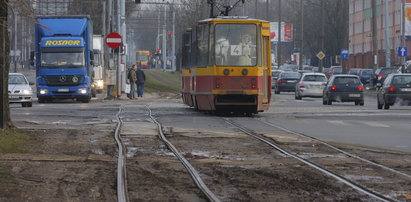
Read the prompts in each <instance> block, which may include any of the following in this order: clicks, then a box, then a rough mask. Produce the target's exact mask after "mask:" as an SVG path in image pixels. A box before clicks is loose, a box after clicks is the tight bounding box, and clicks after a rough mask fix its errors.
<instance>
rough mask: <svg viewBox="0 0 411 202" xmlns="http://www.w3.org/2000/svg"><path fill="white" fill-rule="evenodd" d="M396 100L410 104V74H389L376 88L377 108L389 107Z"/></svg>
mask: <svg viewBox="0 0 411 202" xmlns="http://www.w3.org/2000/svg"><path fill="white" fill-rule="evenodd" d="M397 102H399V103H400V104H405V105H411V74H390V75H389V76H388V77H387V78H386V79H385V81H384V84H383V86H382V87H381V88H380V89H379V90H378V93H377V107H378V109H382V107H384V109H389V108H390V106H392V105H394V104H395V103H397Z"/></svg>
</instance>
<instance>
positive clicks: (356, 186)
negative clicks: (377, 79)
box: [224, 118, 409, 201]
mask: <svg viewBox="0 0 411 202" xmlns="http://www.w3.org/2000/svg"><path fill="white" fill-rule="evenodd" d="M224 120H225V121H226V122H227V123H228V124H230V125H232V126H234V127H235V128H237V129H238V130H240V131H241V132H243V133H244V134H246V135H249V136H251V137H253V138H255V139H258V140H259V141H262V142H264V143H265V144H267V145H269V146H270V147H272V148H274V149H275V150H277V151H279V152H280V153H282V154H284V155H286V156H289V157H292V158H294V159H296V160H298V161H300V162H302V163H304V164H306V165H308V166H310V167H312V168H314V169H316V170H318V171H319V172H321V173H323V174H324V175H327V176H329V177H332V178H334V179H336V180H337V181H339V182H341V183H344V184H346V185H348V186H349V187H351V188H352V189H354V190H357V191H358V192H360V193H363V194H366V195H368V196H370V197H372V198H374V199H376V200H380V201H396V200H397V199H393V198H391V197H387V196H385V195H383V194H382V193H379V192H377V191H374V190H372V189H370V188H368V187H365V186H363V185H361V184H358V183H356V182H354V181H353V180H350V179H348V178H346V177H344V176H342V175H340V174H338V173H337V172H335V171H332V170H331V169H327V168H326V167H325V166H322V165H321V164H318V163H316V162H314V161H312V160H309V159H307V158H304V157H302V156H301V155H299V154H297V153H295V152H292V151H291V150H290V149H288V148H286V147H285V146H281V145H280V144H278V143H276V142H275V141H274V140H273V139H272V138H268V137H265V136H264V135H261V134H257V133H256V132H254V131H252V130H250V129H248V128H247V127H245V126H243V125H241V124H239V123H236V122H235V121H234V120H232V119H231V118H224ZM258 121H261V120H258ZM261 122H262V123H264V124H266V125H269V126H270V127H274V125H270V124H268V122H264V121H261ZM275 128H277V129H280V130H282V131H283V132H286V133H290V134H293V135H298V134H294V133H292V131H289V130H287V129H285V130H283V129H284V128H281V127H275ZM299 136H300V137H301V135H299ZM302 137H305V138H309V137H306V136H304V135H302ZM312 140H313V141H317V140H316V139H312ZM318 141H319V140H318ZM318 143H320V144H323V143H324V145H325V146H327V147H329V148H331V149H333V150H335V151H338V152H340V153H343V154H345V155H347V156H349V157H352V158H355V159H357V160H360V161H362V162H365V163H367V164H370V165H372V166H377V167H379V168H381V169H384V170H386V171H389V172H391V173H394V174H396V175H399V176H401V177H405V178H408V177H409V175H408V174H406V173H402V172H400V171H396V170H394V169H392V168H388V167H386V166H384V165H381V164H378V163H375V162H372V161H370V160H367V159H364V158H361V157H359V156H356V155H354V154H351V153H349V152H346V151H343V150H341V149H338V148H336V147H335V146H332V145H330V144H328V143H325V142H322V141H319V142H318Z"/></svg>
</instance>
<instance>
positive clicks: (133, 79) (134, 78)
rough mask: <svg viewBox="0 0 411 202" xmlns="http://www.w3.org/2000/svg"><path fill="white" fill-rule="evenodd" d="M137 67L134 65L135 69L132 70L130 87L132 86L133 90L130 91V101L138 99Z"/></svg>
mask: <svg viewBox="0 0 411 202" xmlns="http://www.w3.org/2000/svg"><path fill="white" fill-rule="evenodd" d="M136 71H137V66H136V65H133V67H132V68H131V70H130V75H129V76H130V77H129V79H130V85H131V89H130V94H131V95H130V99H136V90H137V89H136V87H137V86H136V83H137V73H136Z"/></svg>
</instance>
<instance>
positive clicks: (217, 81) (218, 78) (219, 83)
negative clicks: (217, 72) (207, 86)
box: [215, 77, 221, 88]
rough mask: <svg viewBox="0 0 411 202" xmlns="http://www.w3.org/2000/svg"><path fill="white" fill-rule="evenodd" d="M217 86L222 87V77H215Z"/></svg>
mask: <svg viewBox="0 0 411 202" xmlns="http://www.w3.org/2000/svg"><path fill="white" fill-rule="evenodd" d="M215 88H221V79H220V77H217V78H215Z"/></svg>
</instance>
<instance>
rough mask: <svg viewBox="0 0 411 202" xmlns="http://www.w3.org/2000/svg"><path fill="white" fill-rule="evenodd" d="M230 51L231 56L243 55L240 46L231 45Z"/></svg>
mask: <svg viewBox="0 0 411 202" xmlns="http://www.w3.org/2000/svg"><path fill="white" fill-rule="evenodd" d="M230 49H231V55H233V56H240V55H243V53H242V52H243V51H242V50H243V49H242V48H241V45H231V46H230Z"/></svg>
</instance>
